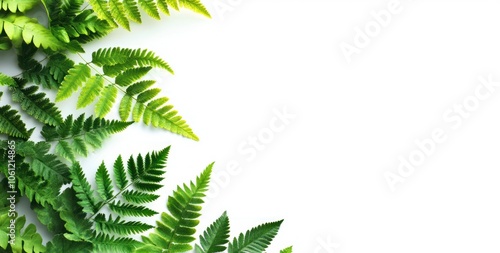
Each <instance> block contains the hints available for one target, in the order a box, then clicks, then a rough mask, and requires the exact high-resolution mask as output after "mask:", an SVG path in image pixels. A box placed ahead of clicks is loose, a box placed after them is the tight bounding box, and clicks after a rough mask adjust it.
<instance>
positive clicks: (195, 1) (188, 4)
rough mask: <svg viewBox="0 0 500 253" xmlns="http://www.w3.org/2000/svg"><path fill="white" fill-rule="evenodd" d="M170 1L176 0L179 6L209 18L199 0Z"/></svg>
mask: <svg viewBox="0 0 500 253" xmlns="http://www.w3.org/2000/svg"><path fill="white" fill-rule="evenodd" d="M171 1H178V2H179V6H181V7H182V8H186V9H189V10H191V11H193V12H196V13H198V14H201V15H203V16H205V17H208V18H211V16H210V13H209V12H208V10H207V8H206V7H205V6H204V5H203V4H202V3H201V2H200V0H171Z"/></svg>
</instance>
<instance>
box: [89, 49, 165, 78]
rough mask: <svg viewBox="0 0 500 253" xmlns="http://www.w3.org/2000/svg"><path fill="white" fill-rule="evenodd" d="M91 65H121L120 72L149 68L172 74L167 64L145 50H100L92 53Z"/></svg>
mask: <svg viewBox="0 0 500 253" xmlns="http://www.w3.org/2000/svg"><path fill="white" fill-rule="evenodd" d="M92 63H94V64H96V65H97V66H100V67H103V66H107V65H108V66H115V65H122V66H121V67H122V68H123V69H122V71H123V70H126V69H130V68H131V67H134V66H141V67H144V66H151V67H155V68H161V69H165V70H167V71H169V72H170V73H172V74H173V70H172V68H170V66H169V65H168V63H166V62H165V61H164V60H163V59H161V58H160V57H158V56H156V55H155V53H154V52H151V51H149V50H146V49H130V48H119V47H113V48H101V49H99V50H97V51H95V52H93V53H92ZM123 64H124V65H123ZM120 72H121V71H120ZM110 76H112V75H110Z"/></svg>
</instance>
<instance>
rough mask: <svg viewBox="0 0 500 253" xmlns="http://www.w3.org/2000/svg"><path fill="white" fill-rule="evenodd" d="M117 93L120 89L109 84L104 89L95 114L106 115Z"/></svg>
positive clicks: (101, 116) (98, 115)
mask: <svg viewBox="0 0 500 253" xmlns="http://www.w3.org/2000/svg"><path fill="white" fill-rule="evenodd" d="M117 95H118V89H117V88H116V87H115V86H113V85H108V86H106V87H104V91H103V92H102V94H101V97H100V98H99V100H98V101H97V103H96V105H95V110H94V112H95V115H96V116H97V117H100V118H103V117H104V116H106V114H108V113H109V112H110V111H111V108H112V107H113V104H114V103H115V101H116V96H117Z"/></svg>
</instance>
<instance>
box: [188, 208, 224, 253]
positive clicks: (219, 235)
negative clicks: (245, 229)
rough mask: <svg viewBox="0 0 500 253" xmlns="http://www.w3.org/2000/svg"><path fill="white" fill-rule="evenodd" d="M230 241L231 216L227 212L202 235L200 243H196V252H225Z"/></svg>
mask: <svg viewBox="0 0 500 253" xmlns="http://www.w3.org/2000/svg"><path fill="white" fill-rule="evenodd" d="M227 243H229V218H228V217H227V214H226V212H224V213H223V214H222V215H221V217H219V218H218V219H217V220H216V221H215V222H214V223H212V225H210V226H209V227H208V228H207V230H206V231H205V232H204V233H203V234H202V235H200V244H201V246H200V245H196V247H195V249H196V253H216V252H224V250H226V248H227V246H226V244H227Z"/></svg>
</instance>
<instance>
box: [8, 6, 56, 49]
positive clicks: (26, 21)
mask: <svg viewBox="0 0 500 253" xmlns="http://www.w3.org/2000/svg"><path fill="white" fill-rule="evenodd" d="M2 32H5V34H6V35H7V37H9V39H10V40H11V41H12V43H13V44H14V46H16V47H20V46H21V44H22V43H26V44H31V43H32V44H33V45H35V46H36V47H38V48H39V47H43V48H45V49H49V48H50V49H51V50H54V51H57V50H61V49H64V48H65V45H64V43H62V42H61V41H59V40H58V39H57V38H56V37H55V36H54V35H53V34H52V33H51V32H50V30H48V29H47V28H46V27H44V26H43V25H41V24H39V23H38V21H37V20H36V19H32V18H29V17H27V16H25V15H20V14H17V13H16V14H13V13H0V33H2Z"/></svg>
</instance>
